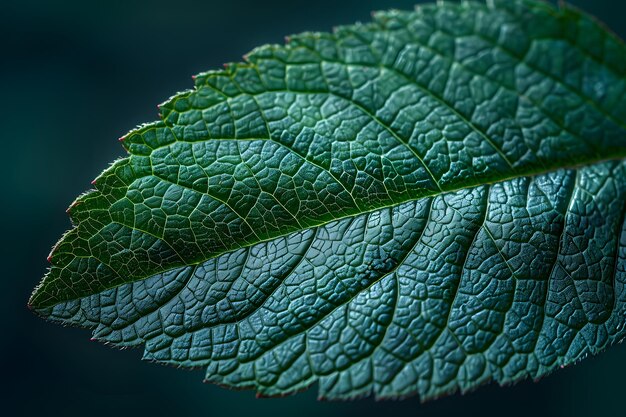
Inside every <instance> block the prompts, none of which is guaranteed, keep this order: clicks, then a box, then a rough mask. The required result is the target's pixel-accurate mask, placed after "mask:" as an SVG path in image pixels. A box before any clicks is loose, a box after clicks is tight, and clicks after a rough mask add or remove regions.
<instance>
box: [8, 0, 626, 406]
mask: <svg viewBox="0 0 626 417" xmlns="http://www.w3.org/2000/svg"><path fill="white" fill-rule="evenodd" d="M88 3H89V4H88ZM413 3H414V1H382V0H381V1H374V0H369V1H356V0H353V1H338V0H334V1H332V0H318V1H309V2H303V1H278V0H272V1H259V0H257V1H253V0H248V1H244V0H223V1H219V2H218V1H204V2H200V1H190V0H169V1H163V0H156V1H151V2H147V1H146V2H141V3H140V2H129V1H109V2H101V3H99V4H95V3H93V4H91V2H84V1H64V2H35V1H19V2H18V1H16V2H13V3H7V2H6V1H5V2H0V46H1V49H0V60H1V61H0V62H1V65H0V92H1V93H0V94H1V97H2V100H0V117H1V120H2V123H1V124H0V138H1V146H2V147H1V148H0V149H1V154H0V155H1V157H2V163H0V178H2V190H3V193H2V197H1V200H0V201H1V204H0V210H1V211H2V212H1V214H2V216H1V217H0V218H1V219H2V223H1V224H2V234H1V238H2V251H1V252H0V253H1V254H2V255H1V256H2V266H3V269H2V273H1V276H0V296H1V297H2V298H1V300H0V301H1V302H0V317H1V318H2V321H1V323H2V329H1V330H0V363H1V364H2V365H1V368H0V370H1V372H0V387H1V388H0V398H1V399H2V402H1V403H0V415H6V416H14V415H15V416H34V415H50V416H105V415H106V416H123V415H135V416H142V415H152V416H157V415H169V416H231V415H232V416H239V415H252V416H256V415H259V416H264V415H283V414H285V415H294V414H295V415H297V416H298V417H305V416H316V417H330V416H351V415H354V416H361V417H367V416H377V417H386V416H396V415H398V416H405V415H406V416H409V415H410V416H421V417H431V416H445V415H461V416H463V417H470V416H496V415H497V416H506V417H514V416H540V415H548V416H555V417H556V416H592V415H593V416H602V415H609V414H611V415H613V416H623V415H626V408H625V405H624V395H625V394H626V388H625V386H626V384H624V379H625V377H626V346H625V345H619V346H615V347H613V348H612V349H610V350H609V351H607V352H606V353H604V354H602V355H600V356H598V357H595V358H591V359H587V360H585V361H583V362H582V363H581V364H579V365H577V366H574V367H570V368H567V369H564V370H560V371H558V372H556V374H554V375H552V376H550V377H548V378H545V379H544V380H542V381H540V382H539V383H533V382H530V381H526V382H523V383H520V384H518V385H517V386H515V387H512V388H511V387H507V388H499V387H497V386H494V385H489V386H486V387H483V388H480V389H479V390H478V391H477V392H475V393H472V394H468V395H464V396H461V395H458V394H457V395H454V396H452V397H448V398H445V399H442V400H439V401H435V402H431V403H426V404H423V405H422V404H420V403H419V401H417V400H407V401H401V402H397V401H391V402H389V401H388V402H375V401H373V400H363V401H357V402H351V403H328V402H317V401H316V400H315V397H316V392H315V388H314V389H312V390H309V391H307V392H305V393H301V394H298V395H296V396H292V397H288V398H283V399H262V400H257V399H255V397H254V393H253V392H249V391H245V392H236V391H228V390H226V389H223V388H219V387H216V386H213V385H205V384H202V383H201V380H202V377H203V373H202V371H193V372H190V371H182V370H176V369H173V368H167V367H163V366H159V365H154V364H150V363H146V362H142V361H140V360H139V359H140V357H141V351H140V350H126V351H119V350H117V349H114V348H111V347H107V346H104V345H102V344H99V343H94V342H90V341H89V337H90V334H89V332H88V331H86V330H81V329H75V328H63V327H60V326H58V325H54V324H51V323H46V322H44V321H43V320H41V319H39V318H37V317H35V316H34V315H33V314H31V313H30V312H29V311H28V310H27V308H26V301H27V298H28V296H29V294H30V292H31V290H32V288H33V287H34V286H35V285H36V284H37V283H38V281H39V280H40V278H41V276H42V275H43V274H44V272H45V270H46V268H47V266H48V264H47V262H46V256H47V255H48V251H49V249H50V247H51V246H52V245H53V244H54V243H55V242H56V240H57V239H58V238H59V237H60V235H61V234H62V233H63V232H64V231H65V230H66V229H68V228H69V227H70V223H69V220H68V217H67V216H66V215H65V213H64V211H65V209H66V207H67V206H68V205H69V204H70V203H71V201H72V200H73V199H74V198H75V197H76V196H77V195H78V194H80V193H81V192H83V191H85V190H87V189H88V188H89V187H90V185H89V182H90V181H91V180H92V179H93V178H94V177H96V176H97V175H98V173H99V172H100V171H101V170H102V169H103V168H104V167H105V166H106V165H107V164H108V163H109V162H111V161H113V160H114V159H115V158H118V157H120V156H122V155H123V154H124V152H123V150H122V149H121V147H120V146H119V144H118V142H117V140H116V139H117V138H118V137H119V136H121V135H122V134H124V133H126V132H127V131H128V130H129V129H131V128H133V127H134V126H135V125H137V124H139V123H142V122H146V121H152V120H154V119H155V118H156V112H157V110H156V104H158V103H160V102H162V101H163V100H164V99H166V98H167V97H169V96H170V95H172V94H174V93H175V92H177V91H180V90H184V89H187V88H190V87H191V86H192V82H191V79H190V76H191V75H192V74H195V73H197V72H200V71H203V70H207V69H211V68H216V67H219V66H221V65H222V63H224V62H229V61H238V60H240V59H241V56H242V55H243V54H244V53H246V52H248V51H249V50H250V49H252V48H253V47H255V46H257V45H261V44H263V43H280V42H282V41H283V36H284V35H287V34H290V33H295V32H300V31H304V30H329V29H330V28H331V27H332V26H333V25H336V24H346V23H351V22H354V21H357V20H361V21H364V20H368V18H369V11H370V10H374V9H385V8H390V7H396V8H404V9H407V8H410V7H412V5H413ZM573 3H574V4H576V5H579V6H580V7H582V8H584V9H586V10H587V11H589V12H591V13H592V14H594V15H596V16H598V17H600V18H601V19H602V20H604V21H605V22H606V23H607V24H608V25H609V27H611V28H612V29H613V30H614V31H615V32H617V33H618V34H619V35H620V36H621V37H622V38H624V36H625V35H626V21H625V17H624V16H625V15H626V2H621V1H616V0H586V1H585V0H579V1H574V2H573ZM625 140H626V138H625Z"/></svg>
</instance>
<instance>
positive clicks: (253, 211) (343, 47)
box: [30, 0, 626, 399]
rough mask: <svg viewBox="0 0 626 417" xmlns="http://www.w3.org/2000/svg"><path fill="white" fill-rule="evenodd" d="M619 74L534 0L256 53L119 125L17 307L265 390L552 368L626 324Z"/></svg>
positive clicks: (491, 376) (410, 15)
mask: <svg viewBox="0 0 626 417" xmlns="http://www.w3.org/2000/svg"><path fill="white" fill-rule="evenodd" d="M625 75H626V48H625V47H624V45H623V43H622V42H621V41H620V40H618V39H617V38H615V37H614V36H613V35H611V34H610V33H608V32H607V31H606V29H604V28H603V27H601V26H600V25H599V24H598V23H597V22H595V21H594V20H593V19H591V18H590V17H588V16H586V15H584V14H582V13H580V12H578V11H577V10H574V9H571V8H568V7H564V8H561V9H555V8H553V7H552V6H550V5H548V4H546V3H541V2H535V1H521V0H516V1H493V2H488V3H487V4H483V3H475V2H464V3H460V4H458V3H441V4H438V5H427V6H422V7H419V8H417V9H416V10H415V11H412V12H402V11H391V12H382V13H377V14H375V15H374V20H373V22H372V23H369V24H359V25H353V26H345V27H340V28H337V29H336V30H335V31H334V32H333V33H332V34H330V33H305V34H301V35H296V36H293V37H290V38H289V41H288V43H287V45H285V46H264V47H260V48H258V49H256V50H254V51H253V52H252V53H251V54H249V55H248V56H247V57H246V62H245V63H240V64H231V65H229V66H228V67H227V68H226V70H224V71H212V72H207V73H203V74H199V75H198V76H197V77H196V78H195V88H194V89H193V90H190V91H187V92H184V93H180V94H178V95H176V96H174V97H172V98H171V99H170V100H168V101H167V102H165V103H163V104H162V105H161V107H160V108H161V113H162V114H161V120H159V121H157V122H154V123H151V124H147V125H144V126H141V127H140V128H138V129H136V130H134V131H132V132H130V133H129V134H128V135H127V136H126V137H125V138H124V141H123V143H124V147H125V148H126V149H127V151H128V152H129V156H128V157H127V158H124V159H120V160H118V161H117V162H115V163H114V164H113V165H112V166H111V167H110V168H108V169H107V170H106V171H104V172H103V174H102V175H101V176H100V177H98V178H97V179H96V181H95V190H93V191H91V192H88V193H86V194H84V195H82V196H81V197H79V198H78V199H77V200H76V202H74V203H73V205H72V206H71V207H70V210H69V213H70V216H71V218H72V221H73V222H74V224H75V227H74V228H73V229H72V230H70V231H69V232H68V233H67V234H66V235H65V236H64V237H63V238H62V239H61V241H60V242H59V243H58V244H57V245H56V246H55V248H54V249H53V251H52V254H51V264H52V266H51V268H50V271H49V272H48V274H47V275H46V277H45V278H44V280H43V281H42V283H41V284H40V285H39V287H38V288H37V289H36V291H35V293H34V294H33V296H32V298H31V300H30V305H31V307H32V308H34V309H35V311H36V312H37V313H38V314H40V315H42V316H45V317H48V318H50V319H52V320H55V321H60V322H64V323H71V324H75V325H79V326H86V327H89V328H93V329H94V336H95V337H96V338H97V339H100V340H102V341H105V342H108V343H112V344H114V345H118V346H136V345H144V348H145V353H144V357H145V358H147V359H151V360H155V361H158V362H162V363H167V364H174V365H177V366H183V367H202V368H206V369H207V374H206V375H207V376H206V379H207V380H208V381H210V382H215V383H218V384H222V385H226V386H230V387H237V388H253V389H255V390H257V391H258V392H259V393H260V394H262V395H284V394H288V393H293V392H296V391H298V390H302V389H304V388H306V387H309V386H310V385H312V384H314V383H316V382H317V383H318V384H319V391H320V396H321V397H323V398H330V399H348V398H355V397H360V396H366V395H372V394H373V395H375V396H376V397H380V398H397V397H404V396H409V395H415V394H418V395H419V396H420V397H421V398H423V399H428V398H434V397H438V396H441V395H443V394H445V393H449V392H453V391H455V390H458V389H460V390H463V391H466V390H469V389H472V388H474V387H476V386H478V385H479V384H481V383H484V382H487V381H490V380H495V381H497V382H499V383H509V382H513V381H517V380H520V379H522V378H524V377H528V376H530V377H534V378H536V377H539V376H542V375H544V374H546V373H548V372H550V371H551V370H553V369H555V368H556V367H558V366H562V365H567V364H570V363H573V362H575V361H576V360H579V359H580V358H582V357H584V356H585V355H587V354H590V353H596V352H598V351H600V350H602V349H603V348H605V347H607V346H609V345H611V344H613V343H616V342H618V341H619V340H621V339H622V338H623V337H624V334H625V333H626V331H625V329H624V326H625V323H626V303H625V302H626V291H625V289H624V285H625V284H626V225H625V222H624V213H625V211H626V208H625V207H626V162H625V161H624V159H623V158H624V157H626V85H625V84H626V81H625V80H626V77H625Z"/></svg>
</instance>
